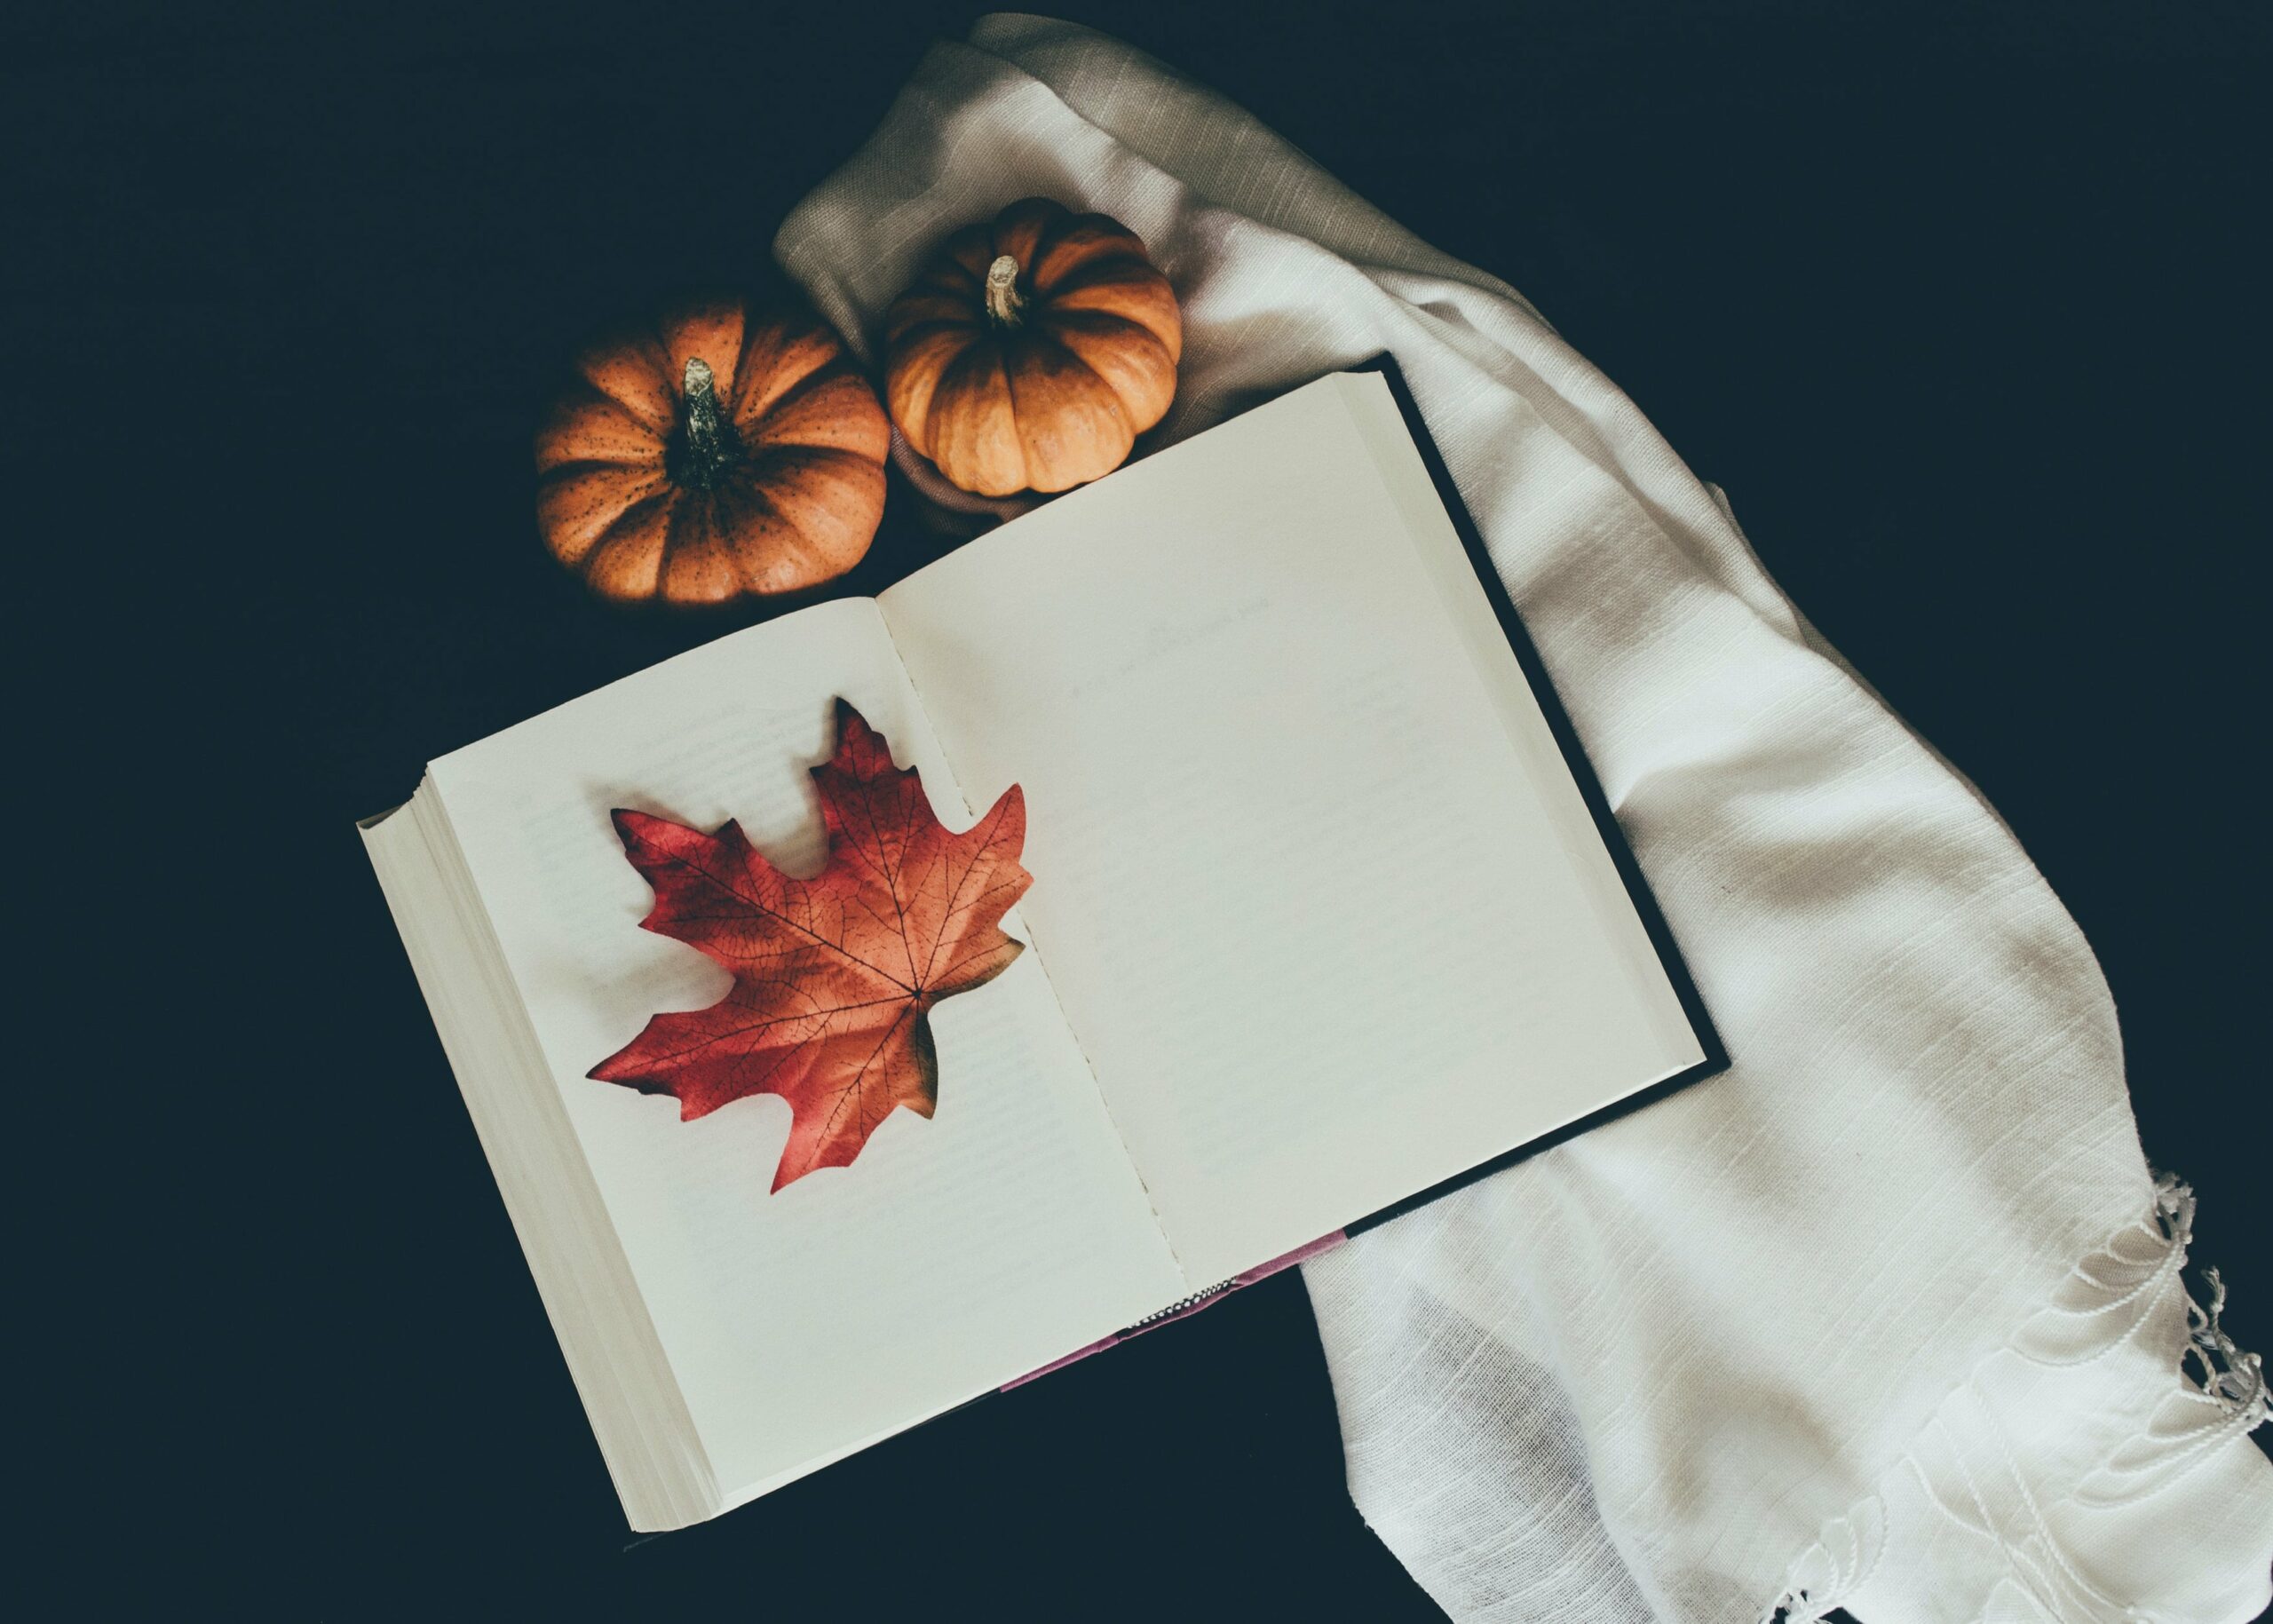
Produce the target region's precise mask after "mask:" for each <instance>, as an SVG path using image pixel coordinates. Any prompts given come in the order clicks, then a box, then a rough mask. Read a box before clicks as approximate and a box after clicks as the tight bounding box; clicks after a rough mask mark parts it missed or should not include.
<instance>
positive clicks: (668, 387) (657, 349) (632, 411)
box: [575, 330, 678, 440]
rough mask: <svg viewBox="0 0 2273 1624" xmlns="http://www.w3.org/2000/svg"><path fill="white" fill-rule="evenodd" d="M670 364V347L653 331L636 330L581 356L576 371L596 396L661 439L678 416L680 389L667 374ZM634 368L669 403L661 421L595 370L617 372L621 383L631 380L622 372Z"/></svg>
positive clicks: (585, 385)
mask: <svg viewBox="0 0 2273 1624" xmlns="http://www.w3.org/2000/svg"><path fill="white" fill-rule="evenodd" d="M669 368H670V351H669V349H668V348H667V347H665V346H663V345H660V344H659V343H657V342H656V341H655V340H654V338H653V336H652V335H651V334H645V333H642V332H639V331H636V330H635V331H633V332H630V333H626V334H624V335H623V336H622V342H621V344H620V345H617V346H615V347H614V348H613V349H607V350H605V351H601V350H599V349H598V347H597V346H596V347H595V349H592V350H588V351H587V352H586V353H584V354H582V355H581V356H579V357H578V359H577V361H576V368H575V372H576V379H577V381H578V382H579V383H580V384H582V385H583V386H584V387H585V388H586V389H587V390H589V391H590V392H591V394H592V395H593V397H594V398H595V399H597V400H601V401H604V402H606V404H607V405H609V406H611V407H614V408H615V409H616V410H617V411H619V412H621V413H622V414H623V415H624V416H626V417H628V418H630V420H631V421H632V422H633V423H635V424H638V426H639V428H640V429H641V430H642V431H643V432H645V433H649V434H653V435H654V436H655V437H656V438H657V439H658V440H660V439H661V438H662V437H663V436H664V435H666V434H669V432H671V427H672V424H674V423H675V422H676V421H677V409H678V408H677V400H678V392H677V388H676V386H675V385H674V384H672V382H671V381H670V379H669V377H668V376H666V374H667V373H668V372H669ZM632 371H644V372H645V374H646V379H645V382H646V384H647V385H648V387H649V390H650V392H653V394H654V395H655V396H656V397H657V399H658V400H661V401H667V402H669V416H666V417H665V418H664V419H663V420H662V421H661V422H660V423H659V422H657V421H656V420H655V419H654V418H653V417H651V416H648V415H647V413H646V412H645V410H643V409H642V408H641V407H640V405H639V403H638V401H636V400H631V399H629V398H627V397H626V396H624V395H622V394H619V393H617V392H615V391H614V390H613V389H610V388H609V387H608V386H607V385H606V384H603V383H602V382H601V381H600V378H599V377H598V376H594V375H595V374H596V373H598V374H600V375H603V376H605V375H607V374H611V373H614V374H617V375H618V376H617V378H616V381H617V382H618V383H620V384H630V382H631V380H630V378H627V377H624V376H621V374H622V373H625V372H632Z"/></svg>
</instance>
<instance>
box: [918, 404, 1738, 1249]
mask: <svg viewBox="0 0 2273 1624" xmlns="http://www.w3.org/2000/svg"><path fill="white" fill-rule="evenodd" d="M880 605H881V607H882V610H883V616H884V620H885V623H886V625H887V627H888V628H889V630H890V631H891V637H892V639H893V641H894V643H895V644H896V645H897V646H899V651H900V655H901V658H902V659H903V660H904V661H905V662H906V664H907V671H908V675H909V677H910V678H911V679H912V681H913V683H914V685H915V689H916V691H917V693H918V694H919V695H920V696H921V700H922V702H923V706H924V709H926V711H927V712H928V713H929V715H930V717H931V721H932V724H933V726H934V728H935V729H936V731H937V733H938V735H939V741H940V744H941V747H942V749H943V750H944V752H945V753H946V757H947V759H948V760H949V762H950V763H951V764H952V765H953V767H954V771H955V772H956V774H957V776H958V777H959V778H961V779H962V780H963V781H965V782H976V783H987V784H992V783H1004V782H1010V781H1013V780H1015V781H1017V782H1018V783H1021V784H1023V785H1024V786H1025V789H1026V802H1027V808H1028V815H1029V823H1028V831H1029V832H1028V838H1027V847H1026V867H1028V868H1029V869H1030V870H1031V871H1032V872H1033V873H1034V875H1035V881H1034V888H1033V890H1032V891H1031V892H1029V893H1028V895H1027V897H1026V900H1025V901H1024V902H1023V903H1022V904H1021V912H1022V914H1023V915H1024V916H1025V918H1026V923H1027V925H1028V927H1029V929H1030V930H1031V931H1032V932H1033V936H1034V947H1035V951H1036V954H1037V955H1038V956H1039V957H1040V959H1041V962H1042V963H1043V965H1044V967H1045V968H1046V970H1047V971H1048V973H1049V978H1050V980H1051V982H1052V984H1053V986H1055V988H1056V991H1057V996H1058V999H1059V1002H1061V1004H1062V1005H1063V1007H1064V1010H1065V1015H1066V1018H1067V1021H1068V1022H1069V1024H1070V1025H1071V1026H1072V1027H1073V1033H1074V1035H1075V1037H1076V1038H1077V1040H1078V1041H1079V1042H1080V1043H1081V1048H1082V1050H1083V1051H1084V1052H1085V1053H1086V1055H1087V1056H1088V1058H1089V1063H1090V1066H1091V1068H1092V1069H1093V1070H1094V1072H1095V1073H1096V1075H1097V1082H1098V1086H1099V1088H1100V1089H1101V1090H1102V1091H1103V1093H1104V1096H1105V1103H1106V1105H1107V1107H1108V1109H1109V1110H1110V1111H1111V1113H1112V1114H1113V1121H1114V1123H1115V1125H1116V1127H1117V1129H1118V1130H1119V1131H1120V1133H1121V1137H1122V1139H1123V1140H1124V1142H1125V1143H1126V1144H1127V1145H1128V1147H1129V1153H1130V1155H1131V1157H1132V1158H1133V1160H1134V1161H1135V1163H1136V1166H1137V1172H1138V1174H1139V1176H1140V1177H1141V1178H1142V1180H1143V1181H1144V1186H1145V1188H1146V1191H1147V1192H1148V1193H1149V1194H1150V1196H1151V1199H1152V1205H1153V1207H1154V1209H1155V1210H1156V1211H1157V1212H1158V1214H1159V1215H1160V1221H1161V1224H1162V1226H1163V1227H1164V1228H1165V1230H1166V1231H1167V1233H1168V1240H1169V1242H1170V1245H1171V1246H1172V1247H1173V1248H1174V1250H1175V1252H1176V1256H1177V1258H1178V1260H1179V1262H1180V1263H1181V1264H1182V1265H1183V1268H1184V1273H1185V1276H1186V1278H1187V1279H1192V1280H1194V1281H1197V1282H1206V1281H1210V1280H1214V1279H1223V1278H1226V1277H1229V1276H1230V1275H1232V1274H1234V1273H1237V1272H1239V1271H1241V1270H1244V1269H1247V1268H1250V1267H1252V1266H1254V1265H1255V1264H1258V1263H1262V1262H1263V1261H1266V1260H1268V1259H1270V1258H1271V1257H1274V1256H1279V1255H1280V1254H1282V1253H1285V1252H1287V1251H1290V1250H1292V1249H1293V1248H1295V1247H1297V1246H1300V1245H1302V1244H1303V1243H1305V1242H1307V1241H1310V1240H1314V1239H1316V1238H1317V1237H1319V1236H1320V1235H1322V1234H1326V1233H1327V1232H1331V1231H1333V1230H1334V1229H1337V1228H1340V1227H1342V1226H1343V1225H1344V1224H1349V1223H1351V1222H1354V1221H1355V1220H1357V1219H1358V1218H1360V1217H1363V1216H1366V1215H1368V1214H1370V1213H1373V1212H1374V1211H1377V1210H1379V1209H1380V1208H1384V1207H1388V1206H1390V1205H1393V1204H1395V1203H1397V1202H1398V1201H1400V1200H1404V1199H1406V1198H1407V1197H1409V1196H1411V1195H1413V1194H1414V1193H1415V1192H1419V1191H1422V1190H1425V1189H1427V1188H1429V1187H1430V1186H1432V1185H1434V1184H1439V1183H1441V1182H1443V1181H1445V1180H1446V1179H1448V1178H1452V1177H1453V1176H1457V1175H1459V1174H1461V1173H1462V1172H1464V1171H1466V1170H1467V1169H1469V1168H1473V1167H1475V1166H1477V1164H1479V1163H1481V1162H1485V1161H1490V1160H1491V1159H1493V1157H1495V1156H1498V1155H1501V1154H1502V1153H1505V1152H1507V1151H1509V1150H1511V1149H1513V1148H1515V1147H1517V1146H1519V1145H1524V1144H1525V1143H1527V1142H1529V1141H1531V1140H1533V1139H1536V1138H1539V1137H1541V1136H1542V1135H1545V1134H1548V1133H1550V1132H1552V1131H1554V1130H1555V1129H1557V1128H1559V1127H1562V1126H1564V1125H1565V1124H1567V1123H1570V1122H1572V1121H1577V1120H1578V1119H1580V1118H1582V1117H1586V1116H1588V1115H1589V1114H1591V1113H1595V1112H1596V1111H1599V1110H1601V1109H1603V1108H1604V1107H1605V1106H1608V1105H1612V1104H1614V1103H1615V1102H1617V1101H1619V1100H1620V1099H1622V1098H1624V1097H1626V1096H1628V1095H1630V1094H1633V1093H1635V1092H1637V1091H1639V1090H1641V1089H1646V1088H1648V1087H1649V1086H1651V1084H1653V1083H1656V1082H1659V1081H1664V1080H1666V1079H1668V1078H1671V1077H1674V1076H1675V1075H1678V1074H1679V1073H1683V1072H1685V1071H1688V1070H1690V1069H1691V1068H1692V1067H1695V1066H1698V1065H1699V1063H1700V1062H1702V1061H1703V1059H1704V1058H1705V1054H1706V1050H1705V1048H1704V1045H1703V1043H1702V1042H1700V1040H1699V1034H1698V1033H1697V1031H1696V1030H1695V1028H1694V1027H1693V1026H1692V1025H1691V1020H1690V1018H1689V1017H1688V1015H1687V1013H1686V1012H1685V1011H1684V1010H1683V1004H1682V1000H1681V997H1680V994H1678V992H1677V991H1676V989H1675V985H1674V982H1673V979H1672V978H1671V976H1670V975H1669V974H1668V971H1667V968H1666V965H1665V963H1664V962H1663V961H1662V960H1661V958H1660V956H1659V952H1658V949H1657V947H1656V946H1655V945H1654V944H1653V943H1652V941H1651V938H1650V934H1649V932H1648V931H1647V929H1646V928H1645V927H1644V926H1643V923H1642V919H1641V916H1640V915H1639V914H1638V913H1637V911H1636V908H1635V904H1634V902H1633V900H1632V899H1630V898H1629V896H1628V892H1627V891H1626V888H1625V885H1624V883H1623V881H1622V880H1621V878H1620V874H1619V871H1618V867H1617V865H1616V862H1615V860H1613V858H1612V855H1611V852H1610V850H1609V848H1608V846H1607V845H1606V844H1604V839H1603V837H1602V836H1601V834H1600V832H1599V831H1598V830H1597V828H1596V825H1595V822H1594V819H1593V815H1592V813H1591V812H1590V811H1589V810H1588V806H1587V804H1586V802H1585V800H1584V798H1583V796H1581V794H1580V790H1579V788H1578V786H1577V784H1576V782H1575V781H1574V780H1573V779H1572V772H1571V770H1570V768H1569V767H1568V766H1567V765H1566V764H1565V763H1564V758H1563V756H1562V752H1561V750H1560V749H1559V748H1558V746H1557V745H1556V741H1555V737H1554V734H1553V732H1552V730H1551V728H1550V726H1549V725H1548V721H1547V718H1546V716H1545V714H1544V712H1543V710H1542V709H1541V707H1540V703H1539V701H1538V700H1537V698H1536V697H1535V696H1534V694H1533V693H1532V687H1531V685H1530V683H1529V681H1528V680H1527V679H1526V677H1525V673H1524V670H1523V668H1522V665H1521V664H1520V662H1519V661H1518V660H1517V656H1516V654H1515V652H1514V650H1513V649H1512V648H1511V646H1509V641H1508V638H1507V636H1506V635H1505V634H1504V633H1503V632H1502V630H1501V627H1500V624H1499V622H1498V620H1497V618H1496V617H1495V615H1494V613H1493V607H1492V605H1491V602H1490V600H1489V598H1487V597H1486V596H1485V591H1484V589H1483V587H1482V586H1481V584H1480V583H1479V582H1478V581H1477V575H1476V573H1475V570H1474V567H1473V566H1471V565H1470V563H1469V558H1468V555H1467V553H1466V552H1465V551H1464V550H1463V548H1462V545H1461V539H1460V535H1459V534H1458V532H1457V530H1456V529H1455V527H1454V526H1453V522H1452V520H1451V519H1450V517H1449V516H1448V515H1447V513H1446V512H1445V508H1444V505H1443V503H1441V502H1440V501H1439V500H1438V498H1437V494H1436V491H1435V488H1434V487H1433V485H1432V484H1431V482H1430V478H1429V474H1428V471H1427V468H1426V466H1425V464H1424V463H1423V462H1422V458H1421V456H1420V453H1419V451H1418V449H1417V448H1415V446H1414V442H1413V440H1412V438H1411V436H1410V435H1409V433H1408V432H1406V429H1405V427H1404V424H1403V422H1402V419H1401V417H1400V416H1399V414H1398V408H1397V405H1396V402H1395V399H1394V397H1393V396H1392V394H1391V392H1390V388H1389V385H1388V384H1387V383H1386V382H1385V381H1384V380H1383V379H1382V377H1381V376H1379V375H1377V374H1371V373H1358V374H1342V375H1337V376H1330V377H1327V378H1323V379H1320V380H1319V382H1317V383H1315V384H1310V385H1308V386H1306V387H1304V388H1302V389H1299V390H1296V391H1295V392H1291V393H1289V394H1287V395H1286V396H1283V397H1281V398H1280V399H1279V400H1276V401H1273V402H1272V403H1271V404H1270V405H1267V406H1263V407H1261V408H1256V409H1255V410H1254V411H1251V412H1249V413H1247V414H1246V415H1245V416H1240V417H1239V418H1236V419H1234V420H1232V422H1230V423H1227V424H1224V425H1222V426H1220V427H1218V428H1216V429H1214V430H1211V431H1209V432H1207V433H1205V434H1203V435H1200V436H1198V437H1196V438H1194V439H1192V440H1188V441H1186V442H1184V444H1182V445H1179V446H1176V447H1174V448H1169V449H1168V450H1165V451H1162V452H1160V453H1159V454H1157V455H1155V456H1152V457H1150V458H1148V459H1146V460H1145V461H1144V462H1142V463H1137V464H1135V465H1133V466H1131V467H1129V468H1127V469H1124V470H1122V471H1120V472H1118V473H1116V474H1114V475H1113V477H1112V478H1110V479H1106V480H1105V481H1103V482H1101V483H1099V484H1097V485H1096V486H1092V487H1088V488H1086V489H1083V490H1080V491H1076V492H1074V493H1073V494H1071V495H1067V496H1065V497H1062V498H1060V499H1059V500H1058V501H1057V502H1054V503H1050V504H1049V505H1048V506H1047V507H1044V508H1041V509H1040V510H1038V511H1035V512H1034V513H1031V514H1029V515H1027V516H1026V517H1024V518H1022V519H1018V520H1016V521H1015V522H1013V523H1011V524H1010V525H1007V526H1005V527H1002V529H1001V530H999V531H997V532H995V533H994V534H992V535H988V536H986V537H984V538H982V539H980V540H979V541H978V542H975V543H971V544H970V546H967V547H965V548H963V549H962V550H961V551H957V552H954V553H953V554H950V555H949V556H948V557H946V558H944V559H942V560H941V561H940V562H939V563H938V564H935V565H933V566H931V567H930V568H928V569H926V570H924V571H923V572H922V573H920V574H916V575H915V576H912V577H910V578H909V579H908V580H907V581H905V582H901V583H900V584H899V585H898V586H895V587H894V588H892V589H891V590H890V591H888V592H886V593H885V594H884V595H883V598H882V599H881V600H880Z"/></svg>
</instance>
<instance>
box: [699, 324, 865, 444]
mask: <svg viewBox="0 0 2273 1624" xmlns="http://www.w3.org/2000/svg"><path fill="white" fill-rule="evenodd" d="M810 337H812V335H810V334H793V335H790V336H789V337H788V339H787V341H786V342H785V343H783V344H782V345H780V352H779V353H777V354H776V355H775V356H774V358H773V363H772V365H771V366H770V367H767V368H764V375H765V382H764V387H762V388H759V389H756V390H745V389H743V388H742V387H741V383H740V382H737V384H736V385H735V391H734V396H733V401H732V404H731V409H730V410H729V411H728V412H727V414H726V416H727V420H728V421H729V422H731V423H733V424H735V425H736V426H737V427H738V428H740V429H741V431H742V432H744V433H745V434H747V433H748V432H751V431H753V430H755V429H756V428H757V427H758V426H759V425H760V424H763V423H764V421H765V419H766V418H767V417H768V416H772V414H773V413H774V412H775V411H776V410H778V409H779V408H780V406H781V404H782V403H783V402H784V401H786V400H788V399H789V398H790V397H791V396H793V395H795V394H796V393H797V392H798V391H799V390H801V389H804V387H805V386H806V385H807V384H811V383H812V381H813V379H815V378H817V377H819V376H821V375H823V374H824V373H826V372H828V370H829V369H830V368H833V367H836V366H837V365H838V364H839V363H840V362H842V361H843V360H844V356H843V352H842V351H841V350H839V351H836V353H831V346H828V345H812V346H811V347H812V353H813V360H812V365H811V366H809V367H807V368H805V369H804V371H803V372H801V373H799V374H797V376H795V377H794V378H791V379H790V380H789V382H788V384H785V385H783V386H781V387H780V388H779V389H774V384H775V381H776V379H777V377H778V376H779V375H780V373H782V372H784V371H786V370H788V367H789V366H790V365H791V364H792V363H791V360H790V359H789V358H790V356H791V353H793V352H795V351H796V350H797V349H798V348H800V347H801V345H803V343H804V340H806V339H809V338H810ZM742 360H743V364H744V365H745V366H746V365H747V364H748V360H749V357H748V353H747V352H745V353H744V355H743V357H742ZM848 369H849V368H848ZM743 378H744V379H747V378H748V373H747V372H745V373H744V374H743ZM769 389H772V390H773V392H772V393H771V394H769V393H767V392H766V391H767V390H769Z"/></svg>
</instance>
